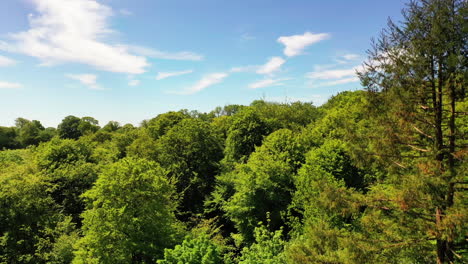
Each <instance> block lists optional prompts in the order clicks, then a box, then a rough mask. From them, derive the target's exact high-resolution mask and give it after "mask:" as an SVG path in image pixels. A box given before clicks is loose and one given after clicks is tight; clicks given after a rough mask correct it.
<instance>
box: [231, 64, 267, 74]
mask: <svg viewBox="0 0 468 264" xmlns="http://www.w3.org/2000/svg"><path fill="white" fill-rule="evenodd" d="M259 68H260V66H259V65H247V66H240V67H233V68H231V69H230V70H229V72H233V73H237V72H256V71H257V70H258V69H259Z"/></svg>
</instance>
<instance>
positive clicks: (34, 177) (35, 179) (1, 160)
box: [0, 151, 60, 263]
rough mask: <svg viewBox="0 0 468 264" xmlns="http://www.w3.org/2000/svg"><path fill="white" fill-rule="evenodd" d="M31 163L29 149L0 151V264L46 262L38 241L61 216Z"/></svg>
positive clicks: (44, 239) (45, 249)
mask: <svg viewBox="0 0 468 264" xmlns="http://www.w3.org/2000/svg"><path fill="white" fill-rule="evenodd" d="M17 153H19V154H20V155H18V156H17ZM33 164H34V163H33V162H32V161H31V155H30V152H29V151H26V152H24V151H22V152H14V153H10V152H0V223H1V224H0V263H46V261H45V260H44V259H43V258H42V257H41V255H42V253H44V251H47V250H48V249H47V248H44V247H43V246H41V244H43V243H42V242H43V241H47V240H49V239H52V238H51V237H48V234H47V233H46V232H45V231H46V230H48V229H54V228H55V225H56V223H57V222H58V221H59V218H60V215H59V213H58V210H57V209H58V208H57V207H56V205H55V204H54V201H53V199H52V198H51V197H50V196H49V195H48V193H47V188H48V186H47V183H46V182H45V181H44V180H43V177H42V175H41V174H40V173H38V172H37V169H36V168H35V167H34V165H33Z"/></svg>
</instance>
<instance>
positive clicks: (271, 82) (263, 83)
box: [249, 78, 289, 89]
mask: <svg viewBox="0 0 468 264" xmlns="http://www.w3.org/2000/svg"><path fill="white" fill-rule="evenodd" d="M287 80H289V79H287V78H283V79H265V80H260V81H256V82H253V83H251V84H249V88H250V89H258V88H264V87H271V86H280V85H284V83H283V81H287Z"/></svg>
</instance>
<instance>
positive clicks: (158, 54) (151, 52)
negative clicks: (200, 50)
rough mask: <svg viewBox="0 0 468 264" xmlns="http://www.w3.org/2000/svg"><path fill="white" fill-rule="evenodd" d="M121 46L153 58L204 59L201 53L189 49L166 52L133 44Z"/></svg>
mask: <svg viewBox="0 0 468 264" xmlns="http://www.w3.org/2000/svg"><path fill="white" fill-rule="evenodd" d="M123 47H125V48H126V49H128V50H129V51H131V52H134V53H136V54H139V55H142V56H146V57H151V58H155V59H163V60H186V61H201V60H203V59H204V56H203V55H201V54H197V53H194V52H191V51H181V52H167V51H160V50H156V49H152V48H147V47H141V46H133V45H127V46H123Z"/></svg>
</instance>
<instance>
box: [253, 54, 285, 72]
mask: <svg viewBox="0 0 468 264" xmlns="http://www.w3.org/2000/svg"><path fill="white" fill-rule="evenodd" d="M285 62H286V61H285V60H284V59H283V58H281V57H272V58H270V60H269V61H268V62H267V63H265V64H264V65H262V66H260V67H259V68H258V70H257V73H258V74H272V73H273V72H275V71H277V70H279V69H280V68H281V65H283V64H284V63H285Z"/></svg>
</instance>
